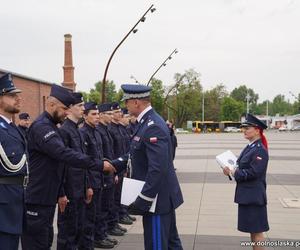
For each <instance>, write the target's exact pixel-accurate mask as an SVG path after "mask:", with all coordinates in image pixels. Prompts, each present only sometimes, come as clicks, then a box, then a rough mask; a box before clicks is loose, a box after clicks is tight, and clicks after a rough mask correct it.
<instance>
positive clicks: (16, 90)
mask: <svg viewBox="0 0 300 250" xmlns="http://www.w3.org/2000/svg"><path fill="white" fill-rule="evenodd" d="M21 92H22V90H20V89H13V90H10V91H7V92H6V93H8V94H11V93H21Z"/></svg>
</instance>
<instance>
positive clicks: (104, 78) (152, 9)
mask: <svg viewBox="0 0 300 250" xmlns="http://www.w3.org/2000/svg"><path fill="white" fill-rule="evenodd" d="M153 6H154V5H153V4H152V5H151V6H150V7H149V8H148V9H147V11H146V12H145V13H144V14H143V15H142V17H141V18H140V19H139V20H138V22H137V23H136V24H135V25H134V26H133V27H132V28H131V29H130V30H129V32H128V33H127V34H126V35H125V36H124V38H123V39H122V40H121V42H120V43H119V44H118V45H117V47H116V48H115V49H114V50H113V52H112V54H111V55H110V57H109V60H108V62H107V64H106V67H105V71H104V76H103V80H102V103H104V102H105V87H106V86H105V85H106V75H107V72H108V68H109V65H110V62H111V60H112V58H113V56H114V54H115V53H116V51H117V50H118V48H119V47H120V46H121V45H122V43H123V42H124V41H125V40H126V38H127V37H128V36H129V35H130V34H131V33H136V32H137V31H138V30H137V29H136V27H137V26H138V24H139V23H140V22H145V20H146V15H147V13H148V12H149V11H151V13H153V12H154V11H155V10H156V9H155V8H154V7H153Z"/></svg>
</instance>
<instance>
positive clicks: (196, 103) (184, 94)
mask: <svg viewBox="0 0 300 250" xmlns="http://www.w3.org/2000/svg"><path fill="white" fill-rule="evenodd" d="M174 79H175V84H174V85H173V86H171V87H170V90H171V91H168V94H167V99H166V100H165V103H166V106H167V107H168V108H169V109H171V112H170V113H171V114H170V118H171V120H174V122H175V125H176V126H177V127H182V126H183V125H184V123H185V122H186V121H187V120H188V119H189V120H199V117H200V103H201V101H200V96H201V93H202V86H201V84H200V74H199V73H198V72H196V71H195V70H193V69H189V70H186V71H185V72H184V73H183V74H180V73H176V74H175V76H174ZM172 118H173V119H172Z"/></svg>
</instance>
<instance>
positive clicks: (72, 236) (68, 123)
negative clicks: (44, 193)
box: [57, 92, 92, 250]
mask: <svg viewBox="0 0 300 250" xmlns="http://www.w3.org/2000/svg"><path fill="white" fill-rule="evenodd" d="M72 95H73V97H74V99H75V103H74V105H72V106H71V107H70V109H69V110H68V111H67V113H68V115H67V119H66V120H65V121H64V122H63V125H62V126H61V127H60V130H59V131H60V134H61V136H62V138H63V140H64V144H65V146H67V147H69V148H72V149H74V150H75V151H77V152H80V153H85V150H84V144H83V140H82V136H81V134H80V132H79V130H78V121H79V120H80V119H81V118H82V117H83V111H84V102H83V98H82V94H81V93H77V92H76V93H73V94H72ZM91 199H92V190H91V189H90V188H89V186H88V179H87V170H86V169H83V168H72V165H70V166H66V167H65V172H64V179H63V184H62V187H61V190H60V197H59V199H58V206H59V211H58V219H57V226H58V235H57V249H58V250H70V249H71V250H73V249H74V250H75V249H77V248H78V246H79V245H80V244H82V241H83V240H82V235H83V233H82V231H83V216H84V207H85V202H87V203H89V202H90V201H91Z"/></svg>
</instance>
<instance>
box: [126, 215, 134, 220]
mask: <svg viewBox="0 0 300 250" xmlns="http://www.w3.org/2000/svg"><path fill="white" fill-rule="evenodd" d="M127 217H128V218H129V219H131V220H132V221H136V218H135V217H134V216H131V215H130V214H127Z"/></svg>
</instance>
